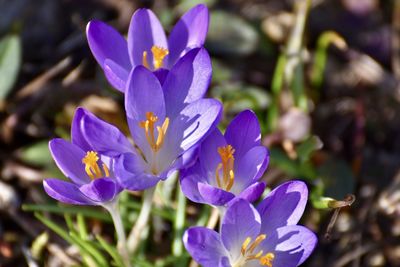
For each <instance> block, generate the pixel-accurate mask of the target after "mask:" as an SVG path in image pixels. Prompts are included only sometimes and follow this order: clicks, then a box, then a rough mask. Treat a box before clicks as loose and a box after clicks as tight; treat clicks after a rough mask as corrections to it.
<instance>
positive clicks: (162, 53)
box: [142, 45, 169, 70]
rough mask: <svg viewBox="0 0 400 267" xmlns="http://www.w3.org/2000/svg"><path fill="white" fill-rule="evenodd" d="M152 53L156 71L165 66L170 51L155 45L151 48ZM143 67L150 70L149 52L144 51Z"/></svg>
mask: <svg viewBox="0 0 400 267" xmlns="http://www.w3.org/2000/svg"><path fill="white" fill-rule="evenodd" d="M151 53H152V54H153V66H154V69H155V70H156V69H159V68H161V67H162V66H163V64H164V59H165V57H166V56H167V55H168V54H169V51H168V49H165V48H162V47H159V46H155V45H153V46H152V47H151ZM142 65H143V66H145V67H146V68H148V69H149V68H150V64H149V61H148V58H147V51H143V58H142Z"/></svg>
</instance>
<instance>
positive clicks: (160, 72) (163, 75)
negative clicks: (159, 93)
mask: <svg viewBox="0 0 400 267" xmlns="http://www.w3.org/2000/svg"><path fill="white" fill-rule="evenodd" d="M153 73H154V75H156V76H157V78H158V80H159V81H160V84H161V85H163V84H164V82H165V79H167V76H168V73H169V70H167V69H164V68H159V69H157V70H155V71H153Z"/></svg>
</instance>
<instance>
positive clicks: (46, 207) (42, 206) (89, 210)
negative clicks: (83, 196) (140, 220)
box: [22, 204, 112, 223]
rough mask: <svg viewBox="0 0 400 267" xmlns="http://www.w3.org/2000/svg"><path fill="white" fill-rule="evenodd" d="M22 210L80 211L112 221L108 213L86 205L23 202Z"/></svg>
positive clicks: (86, 214)
mask: <svg viewBox="0 0 400 267" xmlns="http://www.w3.org/2000/svg"><path fill="white" fill-rule="evenodd" d="M22 210H23V211H42V212H51V213H56V214H78V213H82V215H84V216H85V217H88V218H93V219H98V220H101V221H105V222H110V223H112V220H111V217H110V215H109V214H108V213H105V212H101V211H99V210H95V209H93V208H88V207H76V206H57V205H55V204H40V205H35V204H24V205H22Z"/></svg>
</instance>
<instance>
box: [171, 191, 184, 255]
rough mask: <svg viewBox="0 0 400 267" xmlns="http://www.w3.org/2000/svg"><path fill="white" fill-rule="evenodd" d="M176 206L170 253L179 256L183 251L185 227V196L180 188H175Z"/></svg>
mask: <svg viewBox="0 0 400 267" xmlns="http://www.w3.org/2000/svg"><path fill="white" fill-rule="evenodd" d="M177 201H178V207H177V210H176V217H175V221H174V231H175V233H174V240H173V243H172V254H173V255H174V256H181V255H182V252H183V244H182V235H183V229H184V227H185V212H186V197H185V195H184V194H183V192H182V190H180V188H179V189H178V190H177Z"/></svg>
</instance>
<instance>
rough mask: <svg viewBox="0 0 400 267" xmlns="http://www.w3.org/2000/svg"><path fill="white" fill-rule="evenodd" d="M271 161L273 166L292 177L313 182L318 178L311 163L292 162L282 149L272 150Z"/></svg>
mask: <svg viewBox="0 0 400 267" xmlns="http://www.w3.org/2000/svg"><path fill="white" fill-rule="evenodd" d="M270 159H271V164H272V165H274V166H276V167H278V168H279V169H281V170H282V171H284V172H286V173H287V174H288V175H289V176H291V177H298V178H303V179H308V180H313V179H314V178H315V177H316V176H317V175H316V171H315V169H314V167H313V166H312V165H311V164H310V163H309V162H305V163H301V162H300V161H298V160H292V159H290V158H289V157H288V156H287V155H286V153H285V152H284V151H282V150H281V149H278V148H271V149H270Z"/></svg>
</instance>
